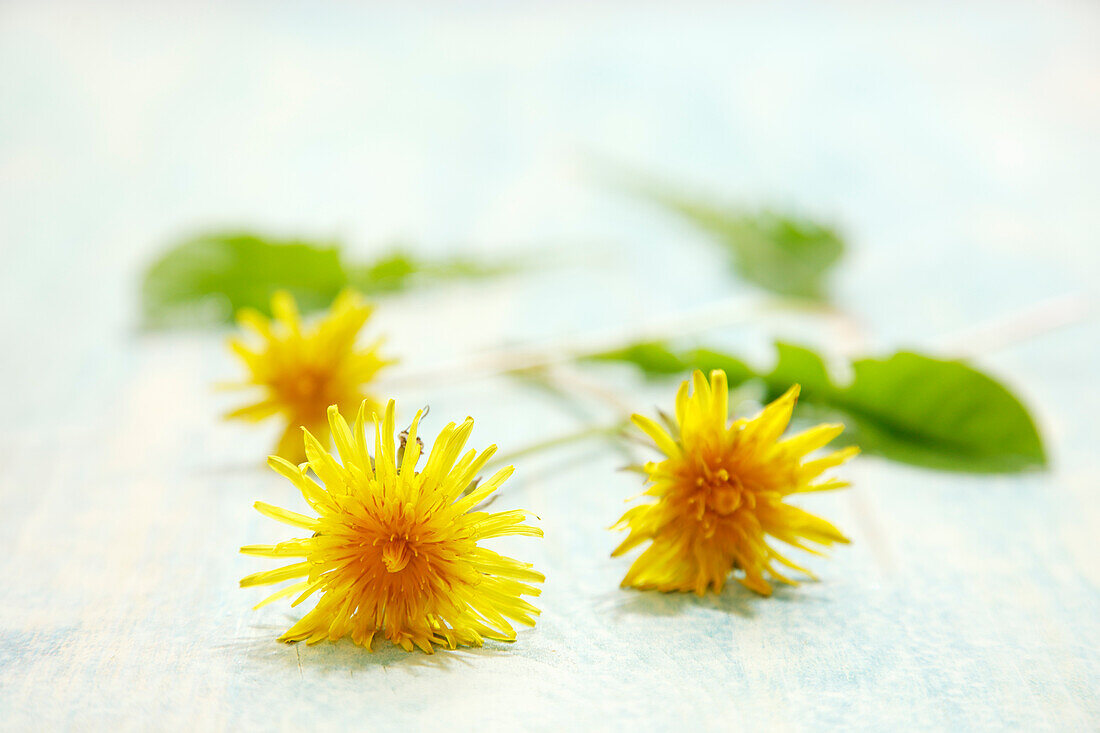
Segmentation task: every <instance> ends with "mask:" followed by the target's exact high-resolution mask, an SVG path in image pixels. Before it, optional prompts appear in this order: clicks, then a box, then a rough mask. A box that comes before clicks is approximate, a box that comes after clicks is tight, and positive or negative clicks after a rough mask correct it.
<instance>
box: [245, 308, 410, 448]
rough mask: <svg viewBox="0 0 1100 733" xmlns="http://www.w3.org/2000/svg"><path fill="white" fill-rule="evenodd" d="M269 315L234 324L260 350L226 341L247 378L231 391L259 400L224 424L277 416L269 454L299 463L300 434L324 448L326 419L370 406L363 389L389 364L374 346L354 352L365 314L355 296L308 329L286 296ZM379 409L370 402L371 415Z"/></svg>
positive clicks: (251, 314)
mask: <svg viewBox="0 0 1100 733" xmlns="http://www.w3.org/2000/svg"><path fill="white" fill-rule="evenodd" d="M271 312H272V313H273V314H274V316H275V317H274V319H272V320H268V319H267V318H265V317H264V316H263V315H262V314H260V313H259V312H258V311H255V310H253V309H250V308H245V309H242V310H241V312H240V313H239V314H238V316H237V320H238V321H239V322H240V324H241V325H242V326H245V327H247V328H249V329H251V330H252V331H254V332H255V334H257V335H258V336H259V337H260V340H261V342H260V345H259V347H258V348H252V347H250V346H249V345H248V344H247V343H246V341H245V340H244V339H241V338H233V339H230V341H229V346H230V348H231V349H232V350H233V351H234V353H236V354H237V356H239V357H240V359H241V361H243V362H244V365H245V367H246V368H247V370H248V380H247V381H246V382H244V383H242V384H240V385H236V386H242V387H250V388H257V387H258V388H260V389H262V390H263V397H262V398H261V399H260V400H259V401H257V402H255V403H252V404H248V405H245V406H243V407H240V408H238V409H236V410H233V411H232V412H230V413H229V414H227V415H226V418H229V419H243V420H251V421H260V420H265V419H267V418H269V417H272V416H275V415H281V416H282V417H283V419H284V420H285V421H286V429H285V430H284V431H283V435H282V437H281V438H280V439H279V443H278V445H277V446H276V448H275V452H276V453H277V454H279V455H281V456H283V457H284V458H288V459H290V460H292V461H295V462H297V461H301V460H303V459H304V458H305V454H304V453H303V452H302V441H301V439H300V438H299V435H298V429H299V428H300V427H303V426H304V427H306V428H308V429H309V430H310V431H311V432H312V433H313V434H314V436H316V437H317V439H318V440H320V441H321V442H322V443H323V444H324V445H329V443H330V435H329V427H328V421H327V420H326V418H325V411H326V409H328V406H329V405H337V406H338V407H339V408H340V409H342V410H354V409H355V407H356V406H357V405H358V404H359V403H360V402H362V401H363V400H364V399H367V400H370V398H369V396H368V395H366V394H364V392H363V385H365V384H367V383H369V382H370V381H371V380H373V379H374V377H375V375H376V374H377V373H378V371H379V370H380V369H382V368H383V367H384V366H386V365H388V364H392V363H393V361H392V360H387V359H383V358H382V357H380V356H379V354H378V349H379V346H380V344H381V341H380V340H379V341H376V342H375V343H373V344H371V345H370V346H368V347H366V348H365V349H357V348H356V346H355V342H356V339H357V337H358V335H359V331H360V330H361V329H362V328H363V324H365V323H366V321H367V318H368V317H369V316H370V314H371V307H370V306H369V305H366V304H364V303H363V302H362V301H361V300H360V299H359V296H357V295H356V294H355V293H352V292H350V291H348V292H344V293H342V294H341V295H340V296H339V297H338V298H337V299H336V301H335V302H333V304H332V308H331V310H330V311H329V313H328V314H327V316H326V317H324V318H322V319H321V320H320V321H318V322H317V323H316V324H313V326H312V327H309V328H306V327H303V324H302V322H301V318H300V317H299V315H298V308H297V306H296V304H295V303H294V298H293V297H292V296H291V295H290V293H286V292H281V291H280V292H277V293H275V295H274V296H273V297H272V298H271ZM378 408H379V405H378V404H377V403H375V402H373V401H370V409H371V410H372V412H373V411H374V410H377V409H378Z"/></svg>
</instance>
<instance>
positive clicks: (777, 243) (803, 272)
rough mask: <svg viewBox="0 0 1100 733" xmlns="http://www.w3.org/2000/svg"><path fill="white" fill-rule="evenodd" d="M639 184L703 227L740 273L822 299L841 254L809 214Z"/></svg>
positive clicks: (775, 288)
mask: <svg viewBox="0 0 1100 733" xmlns="http://www.w3.org/2000/svg"><path fill="white" fill-rule="evenodd" d="M642 190H643V192H644V194H645V195H646V197H647V198H649V199H650V200H652V201H654V202H656V203H658V204H660V205H662V206H664V207H665V208H666V209H668V210H670V211H672V212H675V213H677V214H679V215H680V216H681V217H683V218H685V219H687V220H688V221H689V222H691V223H692V224H694V225H695V226H697V227H699V228H700V229H702V230H703V231H705V232H707V233H709V234H710V235H711V236H712V238H713V239H714V240H715V242H716V243H717V244H718V245H719V246H721V247H722V249H723V250H724V251H725V252H726V254H727V256H728V257H729V259H730V264H731V266H732V267H733V269H734V270H735V271H736V272H737V273H738V274H739V275H740V276H741V277H743V278H744V279H746V280H748V281H749V282H751V283H754V284H756V285H759V286H760V287H762V288H765V289H767V290H770V291H771V292H773V293H777V294H779V295H786V296H795V297H800V298H808V299H813V300H821V299H823V298H824V293H825V276H826V274H827V273H828V271H829V270H830V269H831V268H832V267H833V266H834V265H835V264H836V263H837V262H838V261H839V260H840V258H841V257H842V256H843V255H844V241H843V239H841V237H840V235H839V234H838V233H837V232H836V231H835V230H834V229H832V228H830V227H828V226H825V225H823V224H820V223H817V222H814V221H810V220H809V219H805V218H801V217H798V216H795V215H791V214H783V213H779V212H774V211H761V212H756V213H751V212H746V211H739V210H737V209H733V208H729V207H722V206H718V205H715V204H712V203H709V202H706V201H702V200H698V199H694V198H687V197H684V196H680V195H676V194H671V193H668V192H667V191H661V190H654V189H653V188H646V189H642Z"/></svg>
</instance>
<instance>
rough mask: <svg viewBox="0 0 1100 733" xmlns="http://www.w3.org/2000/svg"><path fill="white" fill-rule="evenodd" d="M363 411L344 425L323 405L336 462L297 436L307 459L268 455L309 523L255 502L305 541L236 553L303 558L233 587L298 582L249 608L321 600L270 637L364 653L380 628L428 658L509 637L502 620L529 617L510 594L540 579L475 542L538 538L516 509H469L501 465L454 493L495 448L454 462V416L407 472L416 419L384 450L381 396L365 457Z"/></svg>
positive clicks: (388, 432) (387, 429) (457, 447)
mask: <svg viewBox="0 0 1100 733" xmlns="http://www.w3.org/2000/svg"><path fill="white" fill-rule="evenodd" d="M366 409H367V403H366V402H364V403H363V404H362V405H361V406H360V408H359V415H358V418H357V419H356V421H355V426H354V430H351V429H349V427H348V424H347V422H346V421H345V420H344V418H343V417H341V415H340V413H339V411H338V410H337V409H336V407H335V406H333V407H330V408H329V410H328V419H329V424H330V428H331V430H332V434H333V437H334V439H335V442H336V446H337V449H338V451H339V457H340V458H341V462H337V461H336V459H335V457H334V456H333V455H329V453H328V452H326V451H325V449H324V448H323V447H322V445H321V443H320V442H318V440H317V439H316V438H315V437H314V436H313V435H312V434H310V432H309V431H305V452H306V455H307V456H308V459H309V460H308V462H307V463H303V464H301V465H300V466H295V465H293V464H291V463H289V462H288V461H286V460H284V459H282V458H279V457H278V456H272V457H271V458H270V459H269V463H270V465H271V467H272V468H274V469H275V470H276V471H278V472H279V473H280V474H282V475H283V476H286V477H287V478H288V479H290V480H291V481H292V482H293V483H294V485H295V486H297V487H298V489H299V490H300V491H301V492H302V496H303V497H305V500H306V502H307V503H308V504H309V505H310V506H311V507H312V508H313V509H314V511H315V512H316V513H317V514H318V515H319V516H318V517H317V518H313V517H308V516H304V515H302V514H297V513H295V512H291V511H287V510H286V509H281V508H278V507H274V506H271V505H269V504H265V503H263V502H256V509H257V510H259V511H260V513H262V514H264V515H266V516H268V517H271V518H272V519H276V520H278V521H281V522H285V523H287V524H290V525H292V526H295V527H301V528H302V529H305V530H307V531H308V532H309V533H310V536H308V537H305V538H301V539H292V540H288V541H286V542H280V543H279V544H277V545H251V546H248V547H242V548H241V552H243V553H245V554H247V555H260V556H263V557H278V558H283V557H300V558H304V560H302V561H301V562H297V563H294V564H291V565H287V566H286V567H282V568H278V569H276V570H268V571H266V572H261V573H256V574H254V575H249V576H248V577H246V578H244V579H242V580H241V586H242V587H247V586H253V585H268V584H272V583H279V582H282V581H286V580H292V579H298V582H296V583H294V584H292V585H290V586H289V587H287V588H283V589H282V590H280V591H278V592H276V593H275V594H274V595H272V596H270V597H268V598H267V599H266V600H265V601H263V602H262V603H261V604H260V606H262V605H264V604H266V603H269V602H271V601H273V600H276V599H278V598H284V597H287V596H291V595H295V594H297V595H298V597H297V599H296V600H295V601H294V603H293V604H292V605H297V604H299V603H301V602H302V601H304V600H305V599H307V598H308V597H310V596H311V595H312V594H314V593H318V592H320V593H321V594H322V595H321V597H320V599H319V600H318V602H317V605H316V606H315V607H314V608H313V610H311V611H310V612H309V613H307V614H306V615H305V616H304V617H303V618H302V619H301V620H300V621H298V623H296V624H294V625H293V626H292V627H291V628H290V629H288V630H287V631H286V633H284V634H283V635H282V636H281V637H280V640H281V641H287V642H293V641H303V640H304V641H306V642H308V643H311V644H312V643H315V642H318V641H321V640H323V639H330V640H333V641H335V640H337V639H340V638H342V637H343V636H345V635H350V637H351V639H352V641H354V642H355V643H356V644H359V645H361V646H365V647H367V648H368V649H369V648H370V646H371V640H372V639H373V638H374V636H375V634H377V633H380V634H382V635H383V636H384V637H385V638H387V639H389V640H390V641H392V642H393V643H394V644H396V645H398V646H400V647H402V648H403V649H405V650H407V651H412V649H413V646H414V645H415V646H417V647H419V648H420V649H422V650H423V651H425V652H427V653H429V654H430V653H431V652H432V649H433V647H432V644H439V645H445V646H447V647H448V648H452V649H453V648H454V647H455V646H457V645H466V646H480V645H481V643H482V640H483V639H486V638H487V639H498V640H506V641H512V640H514V639H515V638H516V632H515V630H514V629H513V628H512V625H511V623H509V621H508V619H511V620H513V621H517V622H519V623H522V624H526V625H528V626H533V625H534V623H535V621H534V616H536V615H538V613H539V611H538V609H537V608H535V607H534V606H532V605H531V604H530V603H528V602H527V601H525V600H523V599H522V598H521V596H525V595H526V596H537V595H539V593H540V591H539V589H538V588H535V587H533V586H532V585H530V583H536V582H542V581H543V580H544V578H543V575H542V574H541V573H539V572H537V571H535V570H533V569H532V567H531V565H529V564H527V563H522V562H519V561H517V560H513V559H512V558H509V557H504V556H502V555H499V554H497V553H496V552H493V551H491V550H488V549H485V548H482V547H479V546H478V543H479V542H480V541H481V540H484V539H490V538H493V537H501V536H504V535H529V536H535V537H541V536H542V530H540V529H537V528H534V527H530V526H527V525H525V524H523V521H524V519H525V518H526V513H525V512H523V511H518V510H517V511H507V512H497V513H489V512H485V511H472V510H473V509H474V508H475V507H476V506H477V505H478V504H480V503H481V502H483V501H484V500H485V499H486V498H488V497H489V495H490V494H492V493H493V492H494V491H496V490H497V488H498V487H500V485H501V484H502V483H503V482H504V480H505V479H507V478H508V477H509V476H510V475H511V474H512V467H511V466H508V467H507V468H503V469H501V470H500V471H497V472H496V473H495V474H494V475H493V476H492V477H491V478H490V479H489V480H488V481H485V482H484V483H481V484H480V485H479V486H477V487H476V488H475V489H474V490H473V491H472V492H470V493H468V494H465V495H464V491H463V490H464V489H466V488H467V487H468V486H470V484H471V482H473V481H474V479H475V478H476V476H477V475H478V472H479V471H481V470H482V468H484V466H485V464H486V462H487V461H488V460H489V458H490V457H491V456H492V455H493V453H494V452H495V450H496V446H490V447H489V448H487V449H486V450H484V451H482V453H481V454H480V455H479V454H478V453H477V451H475V450H470V451H469V452H467V453H466V454H465V455H463V456H462V457H461V459H459V454H460V453H461V452H462V449H463V446H464V445H465V444H466V440H467V438H468V437H469V435H470V431H471V430H472V429H473V425H474V422H473V420H472V419H471V418H466V420H465V421H464V422H463V423H462V424H461V425H458V426H455V424H454V423H451V424H449V425H447V426H446V427H445V428H443V431H442V432H441V433H440V434H439V437H438V438H437V439H436V442H435V445H434V447H433V448H432V450H431V453H430V455H429V456H428V458H427V461H426V462H425V464H424V467H423V468H422V469H421V470H420V471H417V469H416V466H417V463H418V462H419V459H420V456H421V451H422V448H421V442H420V441H419V440H418V439H417V436H416V432H417V426H418V425H419V423H420V420H421V417H422V413H421V412H418V413H417V414H416V417H415V418H414V419H413V421H412V425H411V427H410V428H409V430H408V433H407V435H408V438H407V442H406V440H405V438H404V434H403V435H402V443H401V446H400V447H398V448H397V449H396V450H395V448H394V403H393V401H392V400H391V401H390V403H389V405H388V406H387V408H386V410H385V416H384V418H383V419H382V421H381V424H380V423H379V418H378V415H377V414H376V415H375V416H374V459H373V460H372V459H371V457H370V455H368V453H367V443H366V435H365V432H364V431H365V425H364V415H365V413H366ZM456 461H457V463H456ZM307 469H312V470H313V473H314V474H316V475H317V477H318V478H320V480H321V485H318V484H317V483H316V482H315V481H314V480H312V479H311V478H310V477H309V476H308V475H307ZM257 608H259V606H257Z"/></svg>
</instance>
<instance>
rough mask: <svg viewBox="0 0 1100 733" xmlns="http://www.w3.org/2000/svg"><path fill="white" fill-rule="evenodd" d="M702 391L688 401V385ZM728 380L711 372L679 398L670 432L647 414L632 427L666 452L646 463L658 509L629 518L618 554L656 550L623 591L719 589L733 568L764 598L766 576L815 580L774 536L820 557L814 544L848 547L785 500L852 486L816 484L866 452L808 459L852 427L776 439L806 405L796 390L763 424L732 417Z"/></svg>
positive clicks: (769, 410)
mask: <svg viewBox="0 0 1100 733" xmlns="http://www.w3.org/2000/svg"><path fill="white" fill-rule="evenodd" d="M690 382H694V391H693V393H691V394H689V384H690ZM728 400H729V389H728V387H727V384H726V374H725V372H723V371H720V370H716V371H713V372H711V375H710V382H709V383H708V382H707V380H706V377H704V376H703V373H702V372H700V371H696V372H695V374H694V375H693V377H692V380H689V381H685V382H684V383H683V384H682V385H681V386H680V391H679V392H678V393H677V395H676V419H675V422H673V421H672V420H671V419H669V418H665V421H666V422H667V423H668V431H666V430H665V429H664V428H662V427H661V426H660V425H659V424H657V423H656V422H654V421H653V420H650V419H649V418H647V417H643V416H642V415H634V416H633V421H634V424H635V425H637V426H638V427H639V428H640V429H641V430H642V431H644V432H645V433H646V434H647V435H648V436H649V437H650V438H652V439H653V441H654V443H655V444H656V446H657V448H658V449H659V450H660V451H661V452H662V453H664V455H665V458H664V460H661V461H660V462H650V463H647V464H645V466H644V470H645V473H646V475H647V476H648V483H649V484H650V486H649V488H648V489H647V490H646V491H645V492H644V495H648V496H652V497H656V500H657V501H656V503H650V504H644V505H641V506H636V507H634V508H632V509H630V510H628V511H627V512H626V513H625V514H624V515H623V516H622V518H621V519H620V520H619V521H618V522H617V523H616V525H615V528H616V529H627V528H629V530H630V535H629V536H628V537H627V538H626V540H625V541H624V542H623V543H622V544H621V545H619V546H618V547H617V548H616V549H615V551H614V552H613V553H612V556H613V557H614V556H618V555H621V554H623V553H625V552H627V551H629V550H630V549H632V548H634V547H637V546H638V545H640V544H642V543H644V542H650V543H651V544H650V545H649V547H648V548H646V550H645V551H644V552H643V553H642V554H641V555H640V556H639V557H638V559H637V560H635V561H634V564H633V565H632V566H631V567H630V570H629V571H628V572H627V574H626V577H625V578H623V582H622V585H623V586H624V587H627V586H630V587H634V588H642V589H655V590H661V591H695V592H696V593H698V594H699V595H703V594H704V593H705V592H706V591H707V589H708V588H713V589H714V590H715V591H721V590H722V587H723V585H724V584H725V581H726V577H727V576H728V575H729V573H730V571H731V570H735V569H736V570H740V571H741V572H740V574H739V575H738V576H737V580H738V581H740V582H741V583H742V584H744V585H745V586H746V587H748V588H750V589H752V590H754V591H756V592H757V593H760V594H762V595H770V594H771V591H772V586H771V584H770V583H769V582H768V580H766V579H765V577H764V575H765V573H767V575H768V576H770V577H771V579H773V580H778V581H781V582H783V583H788V584H790V585H797V583H796V582H795V581H793V580H791V579H790V578H787V577H786V576H784V575H783V574H782V573H780V572H779V571H778V570H777V569H776V566H775V563H778V564H779V565H783V566H786V567H788V568H792V569H794V570H798V571H800V572H802V573H805V574H806V575H808V576H810V577H813V574H812V573H810V572H809V571H808V570H806V569H805V568H801V567H799V566H798V565H795V564H794V563H793V562H791V561H790V560H788V559H787V558H786V557H784V556H783V555H781V554H780V553H779V552H778V551H777V550H776V549H775V548H774V547H773V546H772V544H769V542H768V537H769V536H770V537H773V538H775V539H777V540H781V541H782V542H785V543H787V544H789V545H792V546H794V547H797V548H799V549H802V550H805V551H807V552H811V553H814V554H820V553H818V552H816V551H815V550H814V549H813V548H812V547H810V546H809V545H807V544H806V543H807V542H812V543H816V544H818V545H822V546H829V545H831V544H832V543H834V542H844V543H846V542H848V540H847V539H846V538H845V537H844V535H842V534H841V533H840V531H839V530H838V529H837V528H836V527H834V526H833V525H831V524H830V523H828V522H826V521H825V520H824V519H821V518H820V517H816V516H814V515H813V514H809V513H808V512H805V511H803V510H801V509H799V508H797V507H794V506H791V505H790V504H787V503H786V502H785V501H784V500H785V499H786V497H788V496H790V495H791V494H797V493H802V492H807V491H824V490H828V489H838V488H841V487H843V486H847V485H848V484H847V483H846V482H843V481H837V480H827V481H822V482H820V483H813V482H814V481H815V479H817V477H818V476H820V474H821V473H822V472H823V471H824V470H825V469H827V468H830V467H832V466H836V465H838V464H840V463H843V462H844V461H846V460H847V459H849V458H851V457H852V456H854V455H855V454H856V453H858V452H859V450H858V449H857V448H854V447H852V448H845V449H843V450H840V451H837V452H835V453H831V454H829V455H827V456H825V457H823V458H818V459H816V460H811V461H804V460H803V458H804V457H805V456H806V454H808V453H810V452H812V451H814V450H816V449H818V448H821V447H822V446H824V445H825V444H827V443H828V442H829V441H831V440H832V439H833V438H835V437H836V436H837V435H839V434H840V432H841V431H842V430H843V429H844V426H843V425H818V426H817V427H815V428H812V429H810V430H807V431H806V432H804V433H801V434H799V435H796V436H794V437H790V438H787V439H785V440H782V441H778V438H779V437H780V435H782V433H783V431H784V430H785V429H786V428H787V423H788V422H789V421H790V418H791V410H792V409H793V408H794V404H795V402H796V401H797V400H798V385H795V386H793V387H791V388H790V390H788V391H787V393H786V394H784V395H783V396H782V397H780V398H779V399H777V400H775V401H774V402H772V403H771V404H770V405H768V406H767V407H765V408H764V410H763V411H762V412H761V413H760V414H759V415H757V416H756V417H755V418H753V419H751V420H748V419H740V420H735V421H734V422H733V423H732V424H731V423H730V422H729V417H728V411H729V406H728Z"/></svg>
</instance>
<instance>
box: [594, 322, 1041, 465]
mask: <svg viewBox="0 0 1100 733" xmlns="http://www.w3.org/2000/svg"><path fill="white" fill-rule="evenodd" d="M776 347H777V350H778V355H779V358H778V359H777V360H776V364H775V366H774V367H773V368H772V369H771V371H767V372H754V371H753V370H752V369H751V368H750V367H748V366H746V365H745V364H744V362H742V361H740V360H738V359H736V358H734V357H732V356H728V355H726V354H722V353H719V352H715V351H711V350H708V349H693V350H689V351H684V352H680V353H677V352H676V351H674V350H673V349H671V348H670V347H669V346H668V345H666V344H663V343H654V342H650V343H646V344H636V345H634V346H631V347H629V348H626V349H620V350H618V351H615V352H606V353H603V354H600V355H598V356H596V357H593V358H595V359H598V360H601V361H620V362H626V363H630V364H633V365H634V366H636V367H638V368H639V369H640V370H642V372H643V373H644V374H645V375H646V376H647V377H660V376H667V375H669V374H676V373H679V374H683V373H686V372H688V371H690V370H692V369H702V370H703V371H709V370H711V369H714V368H722V369H726V371H727V376H728V378H729V382H730V385H731V386H732V385H735V384H739V383H741V382H743V381H745V380H748V379H752V378H757V379H760V380H762V381H763V382H764V383H765V385H766V387H767V392H768V398H769V399H774V398H775V397H777V396H779V395H780V394H782V393H783V392H785V391H786V390H787V389H788V388H789V387H790V386H791V385H792V384H795V383H798V384H800V385H801V386H802V393H801V397H800V400H799V406H800V410H802V411H803V412H807V411H808V412H812V413H813V414H815V415H822V414H827V415H838V416H839V417H840V418H841V419H843V420H844V421H845V422H846V423H847V424H848V427H849V430H848V431H846V435H847V440H848V441H849V442H854V443H856V444H858V445H859V446H860V448H861V449H862V450H863V451H864V452H866V453H869V454H876V455H880V456H883V457H885V458H889V459H891V460H895V461H899V462H902V463H909V464H912V465H917V466H926V467H929V468H938V469H944V470H951V471H969V472H986V473H1002V472H1013V471H1020V470H1025V469H1030V468H1039V467H1042V466H1045V465H1046V454H1045V451H1044V449H1043V443H1042V439H1041V438H1040V436H1039V433H1038V431H1037V430H1036V427H1035V423H1034V421H1033V420H1032V418H1031V415H1030V414H1029V413H1028V411H1027V408H1025V407H1024V405H1023V404H1022V403H1021V402H1020V401H1019V399H1017V398H1016V397H1015V396H1014V395H1013V394H1012V393H1011V392H1010V391H1009V390H1008V389H1007V388H1006V387H1005V386H1004V385H1002V384H1000V383H999V382H997V381H996V380H994V379H993V378H992V377H990V376H988V375H986V374H983V373H982V372H980V371H978V370H977V369H975V368H974V367H972V366H970V365H968V364H966V363H964V362H961V361H952V360H944V359H935V358H932V357H929V356H924V355H921V354H915V353H912V352H906V351H902V352H898V353H896V354H893V355H892V356H889V357H887V358H885V359H874V358H869V359H860V360H858V361H855V362H853V363H852V373H853V379H852V381H851V383H849V384H847V385H844V386H838V385H837V384H835V383H834V382H833V380H832V379H831V378H830V377H829V374H828V371H827V369H826V367H825V362H824V360H823V359H822V358H821V357H820V356H819V355H818V354H816V353H814V352H813V351H811V350H809V349H806V348H803V347H800V346H794V345H791V344H784V343H779V344H776ZM676 365H680V366H681V368H680V369H675V368H674V367H675V366H676Z"/></svg>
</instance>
